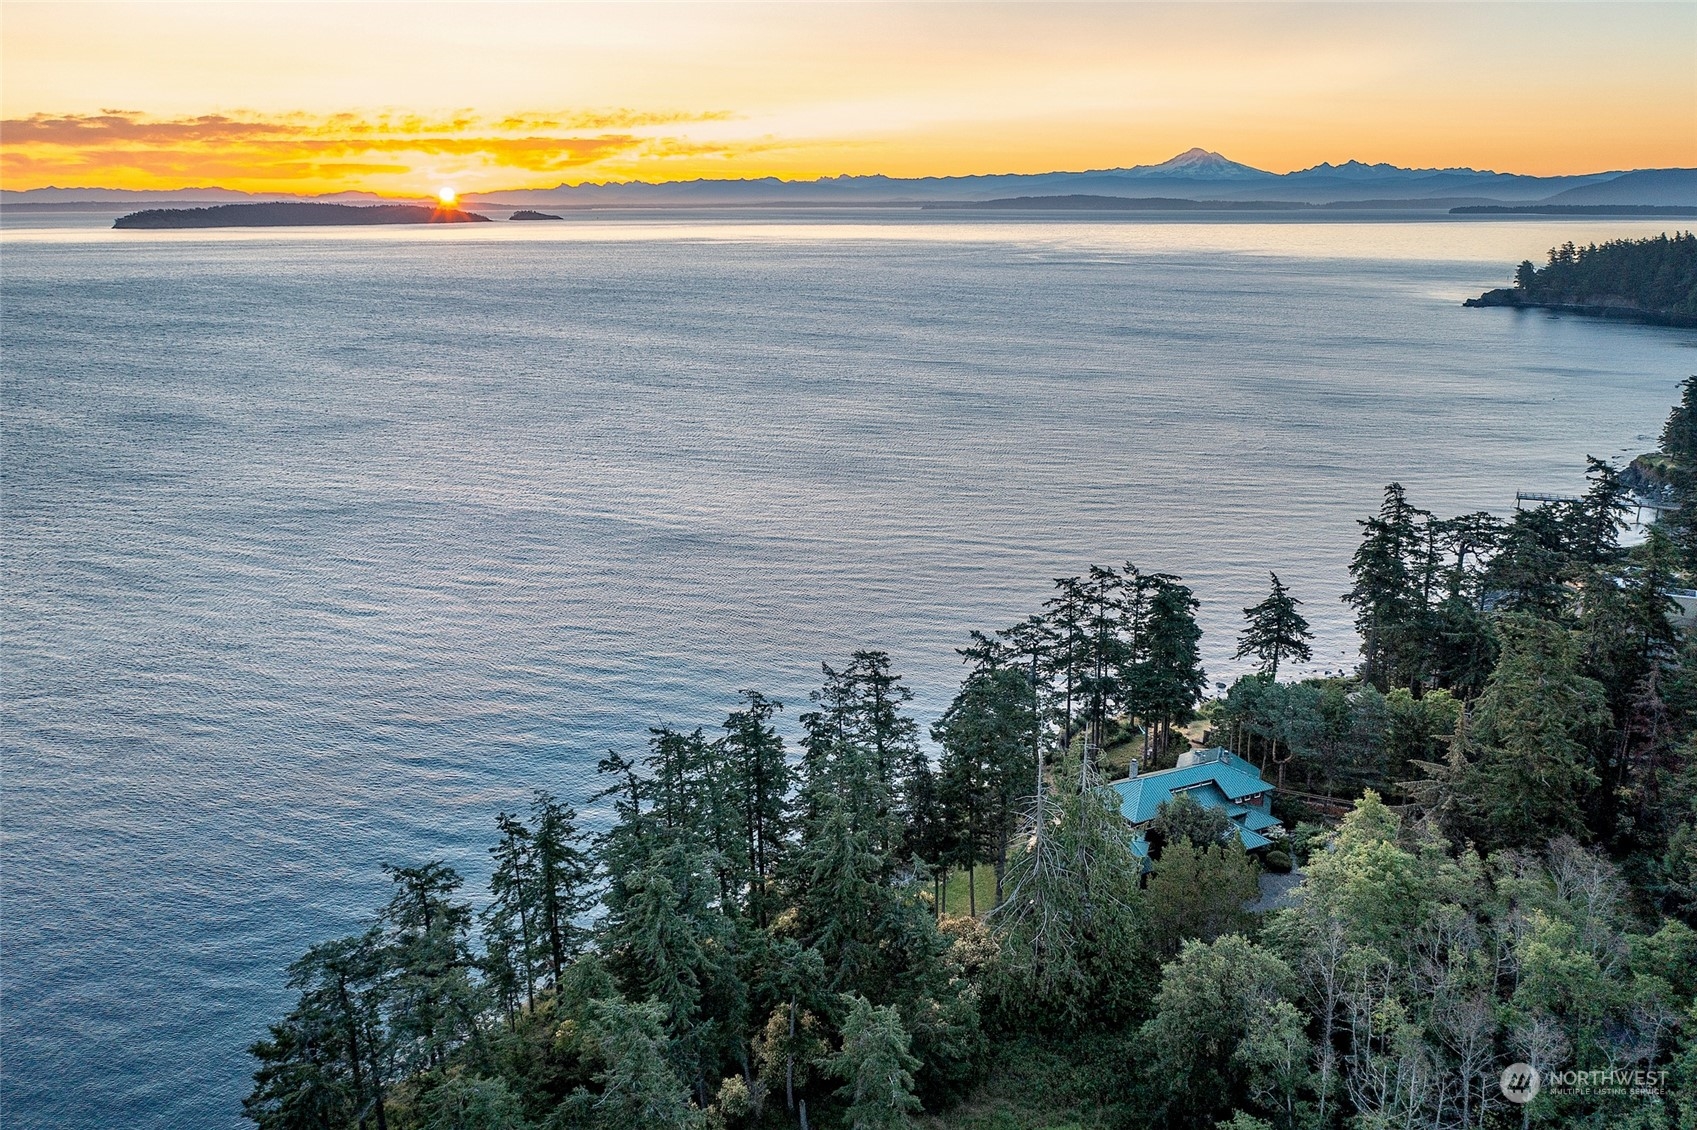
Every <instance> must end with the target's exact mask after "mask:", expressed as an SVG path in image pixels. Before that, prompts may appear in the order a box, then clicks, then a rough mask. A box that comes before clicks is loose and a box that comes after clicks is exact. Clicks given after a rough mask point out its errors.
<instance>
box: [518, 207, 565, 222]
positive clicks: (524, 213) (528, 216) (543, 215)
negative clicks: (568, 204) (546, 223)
mask: <svg viewBox="0 0 1697 1130" xmlns="http://www.w3.org/2000/svg"><path fill="white" fill-rule="evenodd" d="M561 218H562V217H560V216H556V215H554V214H553V213H551V212H534V211H531V210H530V209H529V208H523V209H520V210H519V211H517V212H514V213H513V214H512V215H511V216H508V217H507V219H509V220H558V219H561Z"/></svg>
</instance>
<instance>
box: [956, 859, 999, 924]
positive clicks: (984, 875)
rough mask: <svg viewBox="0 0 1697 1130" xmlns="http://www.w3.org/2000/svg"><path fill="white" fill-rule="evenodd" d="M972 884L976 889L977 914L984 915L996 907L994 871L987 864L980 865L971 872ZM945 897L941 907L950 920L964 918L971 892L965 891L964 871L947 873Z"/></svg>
mask: <svg viewBox="0 0 1697 1130" xmlns="http://www.w3.org/2000/svg"><path fill="white" fill-rule="evenodd" d="M972 882H973V884H974V885H975V886H976V887H977V898H978V913H979V914H981V915H982V914H984V913H985V912H986V911H988V910H989V909H990V908H991V907H992V906H995V905H996V869H995V867H993V866H992V865H990V864H988V863H980V864H979V865H978V866H977V867H975V868H973V871H972ZM945 889H946V891H947V897H945V898H944V899H943V906H944V908H945V909H946V910H947V911H948V915H949V917H951V918H965V917H966V914H967V907H968V906H969V905H970V903H969V902H968V899H967V896H968V895H969V894H972V893H973V892H971V891H969V890H968V889H967V878H966V872H965V871H951V872H949V881H948V884H947V887H946V888H945Z"/></svg>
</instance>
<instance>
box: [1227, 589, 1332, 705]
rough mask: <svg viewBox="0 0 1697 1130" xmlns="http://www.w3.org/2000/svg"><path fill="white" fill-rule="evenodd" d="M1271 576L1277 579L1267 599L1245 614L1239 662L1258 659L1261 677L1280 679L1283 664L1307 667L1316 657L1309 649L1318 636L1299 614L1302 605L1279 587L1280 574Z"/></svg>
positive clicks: (1247, 610)
mask: <svg viewBox="0 0 1697 1130" xmlns="http://www.w3.org/2000/svg"><path fill="white" fill-rule="evenodd" d="M1267 575H1268V576H1269V577H1271V578H1272V579H1273V587H1272V590H1271V591H1270V592H1269V593H1268V594H1267V599H1265V600H1263V601H1262V602H1261V603H1259V604H1256V605H1252V606H1250V607H1248V608H1245V609H1244V610H1243V618H1244V620H1245V626H1244V629H1243V634H1242V635H1241V636H1240V637H1238V642H1237V654H1236V658H1238V659H1244V658H1246V657H1249V656H1254V657H1255V658H1256V659H1258V660H1260V661H1261V673H1262V674H1263V675H1265V676H1266V677H1267V678H1269V679H1277V678H1278V677H1279V663H1280V662H1281V661H1282V660H1285V659H1293V660H1296V661H1297V662H1299V663H1306V662H1308V661H1309V660H1310V659H1312V658H1313V657H1314V649H1313V648H1312V647H1310V646H1309V641H1310V640H1312V639H1313V638H1314V633H1313V632H1312V631H1310V630H1309V627H1308V621H1307V620H1306V619H1304V618H1303V615H1302V613H1301V612H1299V611H1298V608H1299V606H1300V605H1301V604H1302V602H1301V601H1300V600H1298V599H1296V598H1295V597H1294V596H1292V595H1290V590H1289V589H1287V588H1285V586H1284V585H1282V584H1280V583H1279V575H1278V574H1277V573H1268V574H1267Z"/></svg>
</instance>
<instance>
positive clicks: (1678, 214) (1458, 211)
mask: <svg viewBox="0 0 1697 1130" xmlns="http://www.w3.org/2000/svg"><path fill="white" fill-rule="evenodd" d="M1450 215H1452V216H1624V217H1644V218H1648V219H1656V220H1660V219H1683V218H1684V217H1686V216H1697V205H1683V206H1682V205H1677V204H1672V205H1663V204H1468V205H1464V206H1462V207H1460V208H1451V209H1450Z"/></svg>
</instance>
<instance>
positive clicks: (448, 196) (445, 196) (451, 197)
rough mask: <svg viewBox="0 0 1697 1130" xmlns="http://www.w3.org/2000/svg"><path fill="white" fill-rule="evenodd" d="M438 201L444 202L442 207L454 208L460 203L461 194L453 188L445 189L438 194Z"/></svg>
mask: <svg viewBox="0 0 1697 1130" xmlns="http://www.w3.org/2000/svg"><path fill="white" fill-rule="evenodd" d="M436 199H438V200H440V201H441V202H442V207H444V208H452V207H453V206H454V205H455V204H458V203H459V201H460V194H459V193H457V192H455V191H454V190H453V189H451V188H444V189H441V190H439V191H438V192H437V193H436Z"/></svg>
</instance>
